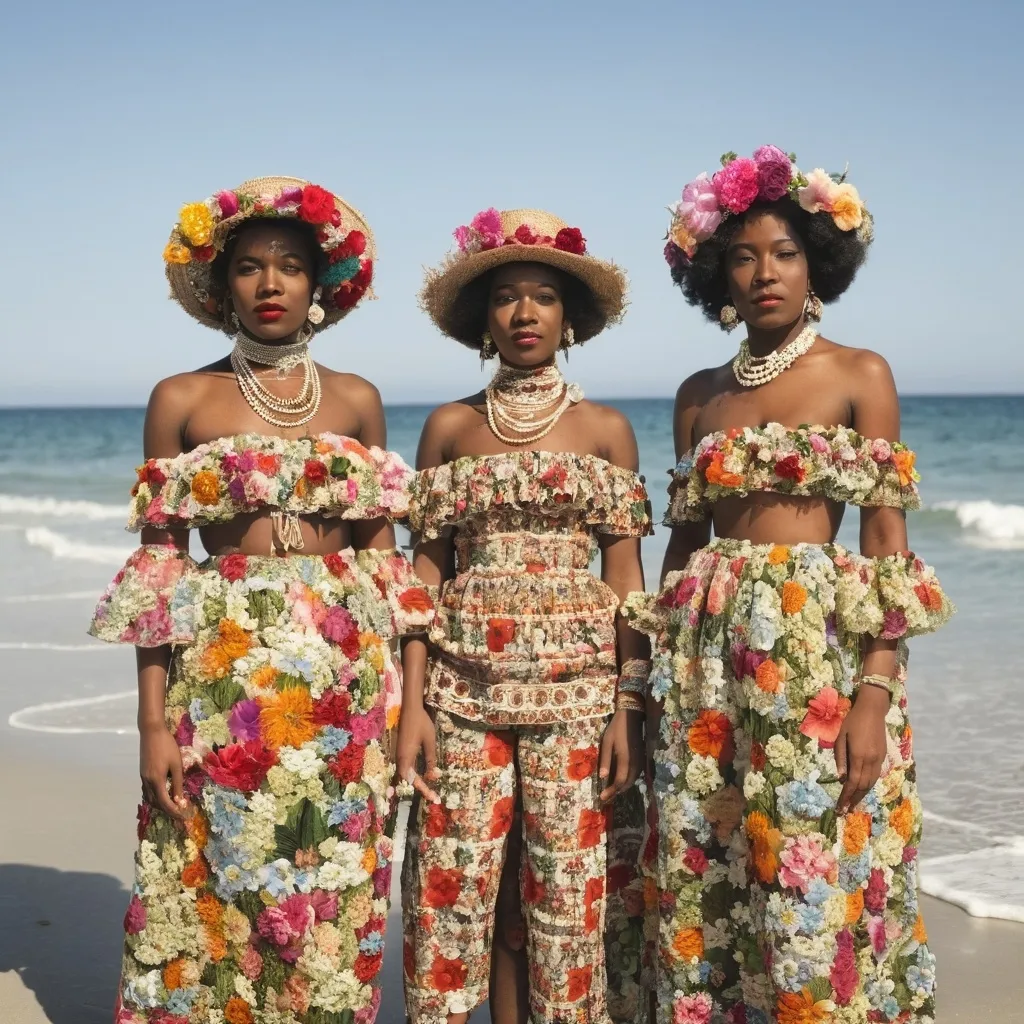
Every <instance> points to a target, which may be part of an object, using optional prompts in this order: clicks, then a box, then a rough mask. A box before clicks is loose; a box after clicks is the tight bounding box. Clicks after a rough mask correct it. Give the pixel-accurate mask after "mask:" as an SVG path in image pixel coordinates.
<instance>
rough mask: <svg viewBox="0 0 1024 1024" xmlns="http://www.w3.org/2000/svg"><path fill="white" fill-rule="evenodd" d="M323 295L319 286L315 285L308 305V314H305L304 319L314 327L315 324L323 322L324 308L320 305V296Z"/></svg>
mask: <svg viewBox="0 0 1024 1024" xmlns="http://www.w3.org/2000/svg"><path fill="white" fill-rule="evenodd" d="M322 294H323V292H322V290H321V288H320V285H317V286H316V288H315V290H314V291H313V301H312V303H311V304H310V307H309V312H308V313H307V314H306V319H307V320H308V321H309V322H310V323H311V324H312V325H313V326H314V327H316V326H317V324H322V323H323V322H324V307H323V306H321V305H320V296H321V295H322Z"/></svg>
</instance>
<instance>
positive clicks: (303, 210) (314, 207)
mask: <svg viewBox="0 0 1024 1024" xmlns="http://www.w3.org/2000/svg"><path fill="white" fill-rule="evenodd" d="M336 210H337V207H336V206H335V205H334V196H332V195H331V193H330V192H328V191H327V189H325V188H321V187H320V186H319V185H306V186H305V187H304V188H303V189H302V199H301V201H300V202H299V217H300V218H302V220H304V221H306V222H307V223H308V224H329V223H331V221H332V219H333V215H334V213H335V211H336Z"/></svg>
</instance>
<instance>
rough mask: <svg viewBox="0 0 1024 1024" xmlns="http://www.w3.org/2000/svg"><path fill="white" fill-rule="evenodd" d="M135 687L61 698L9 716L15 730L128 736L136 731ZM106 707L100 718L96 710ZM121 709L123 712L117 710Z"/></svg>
mask: <svg viewBox="0 0 1024 1024" xmlns="http://www.w3.org/2000/svg"><path fill="white" fill-rule="evenodd" d="M135 696H136V693H135V690H122V691H120V692H119V693H104V694H100V695H99V696H98V697H79V698H77V699H75V700H58V701H51V702H49V703H46V704H33V705H32V706H31V707H27V708H22V709H21V710H20V711H15V712H14V714H12V715H11V716H10V718H8V719H7V724H8V725H9V726H10V727H11V728H12V729H25V730H28V731H29V732H47V733H56V734H60V735H65V736H66V735H80V734H82V733H107V734H111V733H112V734H114V735H117V736H125V735H128V734H129V733H132V732H134V731H135V726H134V725H132V724H131V723H130V716H133V715H134V710H135V709H134V701H135ZM101 707H102V708H103V711H101V712H100V714H99V715H98V717H94V714H93V712H94V711H95V710H97V709H99V708H101ZM118 710H119V711H120V714H118V713H117V711H118Z"/></svg>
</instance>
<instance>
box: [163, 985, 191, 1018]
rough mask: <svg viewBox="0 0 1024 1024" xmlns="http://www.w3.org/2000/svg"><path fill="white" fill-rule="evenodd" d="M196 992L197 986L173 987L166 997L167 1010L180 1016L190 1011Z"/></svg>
mask: <svg viewBox="0 0 1024 1024" xmlns="http://www.w3.org/2000/svg"><path fill="white" fill-rule="evenodd" d="M198 994H199V989H197V988H178V989H175V990H174V991H173V992H172V993H171V994H170V996H168V998H167V1003H166V1009H167V1012H168V1013H175V1014H180V1015H182V1016H183V1015H184V1014H186V1013H190V1012H191V1010H192V1004H193V1003H194V1002H195V1001H196V996H197V995H198Z"/></svg>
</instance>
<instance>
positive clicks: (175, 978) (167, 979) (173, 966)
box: [164, 960, 185, 992]
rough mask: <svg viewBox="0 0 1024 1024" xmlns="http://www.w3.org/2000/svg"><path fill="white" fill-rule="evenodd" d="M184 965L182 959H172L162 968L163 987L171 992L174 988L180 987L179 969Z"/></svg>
mask: <svg viewBox="0 0 1024 1024" xmlns="http://www.w3.org/2000/svg"><path fill="white" fill-rule="evenodd" d="M184 966H185V961H184V960H172V961H171V962H170V963H169V964H168V965H167V966H166V967H165V968H164V988H166V989H167V990H168V991H169V992H173V991H174V990H175V989H176V988H181V987H182V986H181V971H182V968H183V967H184Z"/></svg>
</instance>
